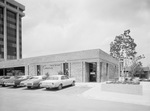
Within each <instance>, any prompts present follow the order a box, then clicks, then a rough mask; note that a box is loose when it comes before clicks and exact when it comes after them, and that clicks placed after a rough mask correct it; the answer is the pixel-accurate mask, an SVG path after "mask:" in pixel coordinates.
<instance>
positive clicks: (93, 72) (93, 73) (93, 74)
mask: <svg viewBox="0 0 150 111" xmlns="http://www.w3.org/2000/svg"><path fill="white" fill-rule="evenodd" d="M96 79H97V63H96V62H93V63H89V82H96Z"/></svg>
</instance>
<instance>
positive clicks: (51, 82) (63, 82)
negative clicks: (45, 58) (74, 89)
mask: <svg viewBox="0 0 150 111" xmlns="http://www.w3.org/2000/svg"><path fill="white" fill-rule="evenodd" d="M69 85H72V86H74V85H75V78H69V77H68V76H66V75H53V76H50V77H48V78H47V80H45V81H42V82H40V87H44V88H46V89H50V88H58V89H59V90H60V89H62V87H64V86H69Z"/></svg>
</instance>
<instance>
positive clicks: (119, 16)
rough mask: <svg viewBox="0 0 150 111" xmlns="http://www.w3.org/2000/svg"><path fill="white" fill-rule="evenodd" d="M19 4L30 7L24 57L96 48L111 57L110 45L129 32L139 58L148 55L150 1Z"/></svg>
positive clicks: (26, 0)
mask: <svg viewBox="0 0 150 111" xmlns="http://www.w3.org/2000/svg"><path fill="white" fill-rule="evenodd" d="M16 1H18V2H20V3H22V4H24V5H25V6H26V10H25V14H26V16H25V17H24V18H23V57H30V56H39V55H47V54H53V53H63V52H70V51H76V50H85V49H95V48H100V49H102V50H104V51H106V52H107V53H109V44H110V42H111V41H113V40H114V38H115V36H117V35H120V34H121V33H123V31H124V30H126V29H130V30H131V37H132V38H134V39H135V42H136V43H137V45H138V47H137V51H138V52H139V54H140V53H144V52H145V53H147V52H148V51H147V47H148V46H149V42H148V41H150V38H149V36H150V34H149V29H150V22H149V20H150V1H149V0H138V1H137V0H113V1H110V0H63V1H62V0H42V1H41V0H36V2H35V0H30V1H29V0H16ZM33 4H34V5H33ZM143 44H144V45H143ZM147 56H150V54H149V53H147ZM145 63H146V62H145Z"/></svg>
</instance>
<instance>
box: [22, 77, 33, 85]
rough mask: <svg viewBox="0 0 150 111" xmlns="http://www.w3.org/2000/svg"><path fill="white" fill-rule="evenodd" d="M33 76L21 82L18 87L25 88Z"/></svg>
mask: <svg viewBox="0 0 150 111" xmlns="http://www.w3.org/2000/svg"><path fill="white" fill-rule="evenodd" d="M33 77H34V76H29V78H28V79H27V80H24V81H21V82H20V86H27V83H28V82H29V81H30V80H31V79H32V78H33Z"/></svg>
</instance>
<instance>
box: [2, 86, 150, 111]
mask: <svg viewBox="0 0 150 111" xmlns="http://www.w3.org/2000/svg"><path fill="white" fill-rule="evenodd" d="M88 89H89V87H83V86H82V87H79V86H74V87H66V88H64V89H62V90H46V89H44V88H41V89H30V90H29V89H27V88H25V87H21V88H13V87H0V111H114V110H115V111H150V107H148V106H142V105H135V104H127V103H119V102H110V101H102V100H95V99H88V98H85V97H83V96H82V95H81V94H82V93H83V92H84V91H87V90H88Z"/></svg>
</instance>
